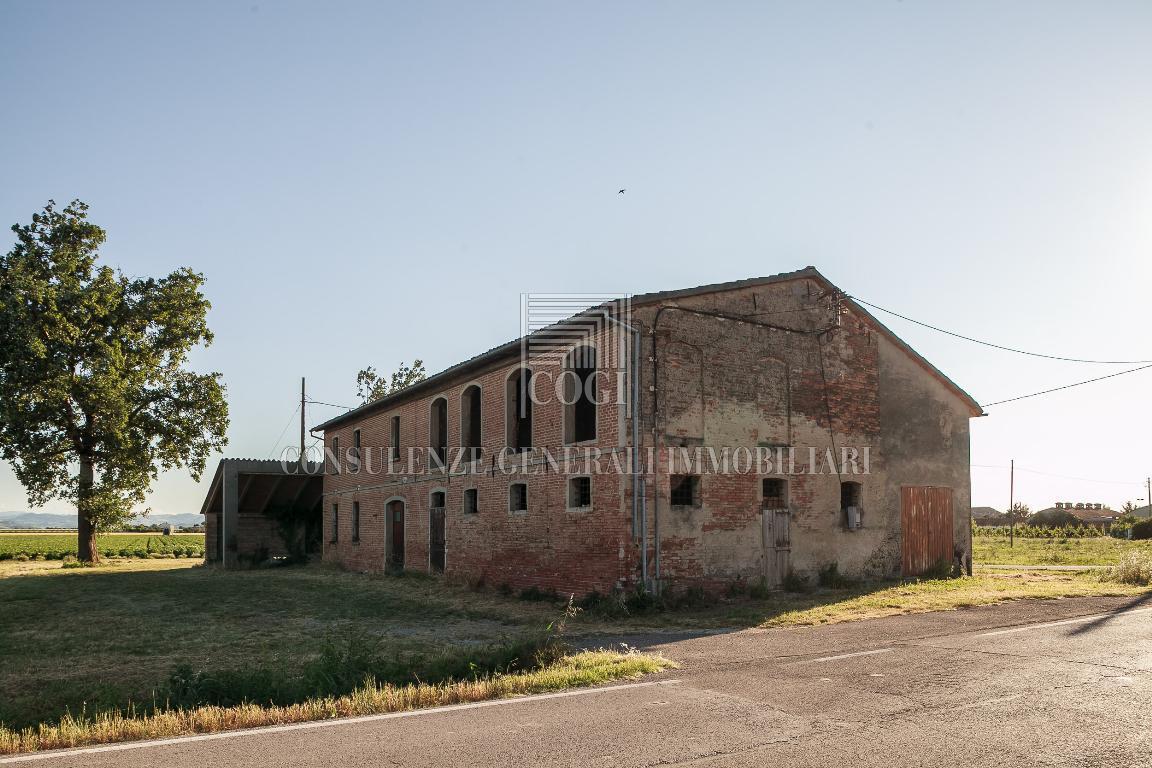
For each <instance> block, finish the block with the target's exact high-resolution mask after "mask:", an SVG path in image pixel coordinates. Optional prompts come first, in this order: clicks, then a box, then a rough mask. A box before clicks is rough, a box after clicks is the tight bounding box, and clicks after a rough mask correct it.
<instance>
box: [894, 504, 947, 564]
mask: <svg viewBox="0 0 1152 768" xmlns="http://www.w3.org/2000/svg"><path fill="white" fill-rule="evenodd" d="M900 526H901V541H902V545H901V571H902V573H903V574H904V576H905V577H906V578H908V577H913V576H923V575H924V574H926V573H928V572H930V571H935V570H944V569H947V568H950V567H951V564H952V545H953V528H952V489H951V488H946V487H943V486H935V485H920V486H904V487H903V488H901V489H900Z"/></svg>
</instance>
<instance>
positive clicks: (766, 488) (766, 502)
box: [761, 477, 788, 509]
mask: <svg viewBox="0 0 1152 768" xmlns="http://www.w3.org/2000/svg"><path fill="white" fill-rule="evenodd" d="M761 485H762V491H763V494H762V498H763V506H764V509H786V508H787V507H788V481H787V480H781V479H780V478H778V477H766V478H764V480H763V482H762V484H761Z"/></svg>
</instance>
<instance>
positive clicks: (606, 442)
mask: <svg viewBox="0 0 1152 768" xmlns="http://www.w3.org/2000/svg"><path fill="white" fill-rule="evenodd" d="M594 341H600V340H598V339H594ZM519 365H520V361H519V357H518V356H515V357H513V358H511V359H507V360H504V361H500V362H498V363H497V364H494V365H492V366H491V367H490V368H489V369H487V370H485V371H483V372H481V373H480V374H477V375H471V376H468V377H466V378H461V379H460V380H458V381H454V382H451V383H450V384H446V385H445V386H444V387H443V388H442V389H440V390H438V391H437V392H435V393H433V394H428V395H421V396H419V397H416V398H414V399H413V400H410V401H408V402H402V403H399V404H397V405H396V406H395V407H393V408H389V409H386V410H384V411H382V412H380V413H377V414H373V415H371V416H368V417H366V418H364V419H362V420H360V421H358V422H356V423H355V424H347V425H343V426H341V427H339V428H338V429H335V430H331V431H329V432H328V433H326V434H325V444H326V446H327V447H329V448H330V447H331V445H332V438H333V437H337V436H338V437H339V441H340V448H341V451H343V450H344V449H346V448H347V447H350V446H351V445H352V441H353V436H352V434H353V429H355V428H359V429H360V430H361V444H362V446H364V447H365V448H368V447H371V448H380V447H385V448H386V447H391V446H390V443H389V439H390V419H391V417H392V416H395V415H399V416H400V446H401V449H402V452H403V454H404V455H405V456H407V449H408V448H410V447H411V448H425V447H426V446H427V445H428V442H429V426H430V408H431V404H432V401H433V400H434V399H437V398H439V397H446V398H447V401H448V445H449V446H450V447H452V446H459V445H460V443H461V420H460V414H461V394H462V393H463V391H464V389H465V388H466V387H467V386H469V385H471V384H479V385H480V387H481V394H482V401H481V404H482V405H481V420H482V440H481V442H482V445H483V458H482V461H481V465H482V466H481V467H479V468H478V471H475V472H471V473H467V474H445V473H441V472H433V473H431V474H426V473H424V472H414V473H410V474H399V473H398V474H394V475H391V476H382V475H380V474H371V473H369V472H368V471H367V468H365V470H364V471H362V472H361V473H360V474H359V475H357V474H353V473H350V472H345V473H343V474H341V475H326V476H325V499H324V520H325V531H324V541H325V544H324V559H325V560H328V561H332V562H338V563H341V564H343V565H344V566H345V567H348V568H351V569H355V570H360V571H369V572H380V571H382V570H384V566H385V558H386V555H387V551H388V548H387V525H386V520H385V513H384V512H385V505H386V503H387V502H388V501H389V500H392V499H400V500H402V501H403V502H404V509H405V529H404V532H405V567H406V568H408V569H412V570H419V571H427V570H429V547H428V543H429V513H428V508H429V500H430V496H431V493H432V492H433V491H437V490H442V491H444V492H445V494H446V514H445V534H446V536H445V538H446V542H447V543H446V548H445V549H446V556H445V561H446V562H445V572H446V575H447V576H448V577H449V578H453V579H457V580H461V581H472V582H475V581H479V580H483V581H484V582H485V583H486V584H488V585H489V586H500V585H503V584H507V585H508V586H510V587H512V588H513V589H517V590H519V589H523V588H526V587H531V586H536V587H539V588H541V589H546V590H547V589H556V590H559V591H561V592H575V593H577V594H578V595H582V594H584V593H586V592H589V591H591V590H593V589H597V590H600V591H601V592H604V591H608V590H611V589H612V588H613V587H614V586H616V585H617V583H618V582H621V580H627V579H630V578H632V576H633V573H632V567H633V566H632V563H633V562H634V560H635V558H631V557H630V556H629V552H630V551H631V550H632V548H633V547H634V544H633V542H632V540H631V524H632V513H631V506H630V502H629V501H628V499H627V498H626V496H625V493H624V492H625V491H626V490H627V488H628V480H627V478H621V477H611V476H602V477H597V478H594V479H593V484H592V494H593V504H592V507H591V509H590V510H579V511H575V510H569V509H568V508H567V503H566V502H567V481H568V478H567V477H566V476H562V475H558V474H557V473H556V472H554V471H551V470H550V469H548V468H546V467H541V466H540V465H539V464H535V465H532V467H531V468H530V469H531V470H539V471H528V472H509V473H505V472H504V471H502V470H501V469H500V467H498V466H493V464H492V461H493V459H494V457H495V456H496V455H497V453H498V452H499V451H500V450H501V449H502V448H503V447H504V445H505V442H506V441H505V435H506V424H505V407H506V406H505V391H506V381H507V378H508V375H509V374H510V373H511V372H512V371H513V370H514V369H515V368H517V367H519ZM534 369H535V370H536V372H537V373H541V372H547V373H549V374H551V375H553V376H558V375H559V372H560V368H559V366H558V365H556V364H552V365H542V364H539V363H537V364H535V365H534ZM615 385H616V382H615V381H614V380H612V381H606V380H604V379H601V380H600V381H599V382H598V386H599V388H600V390H601V391H600V393H599V394H600V395H601V397H602V399H603V400H604V401H606V402H604V403H603V404H601V405H600V406H599V408H598V409H597V411H598V412H597V439H596V440H595V441H589V442H586V443H581V444H580V445H579V447H580V448H586V447H587V448H592V447H595V448H599V449H601V450H611V449H612V448H614V447H616V446H618V445H619V444H620V442H621V440H622V439H623V438H624V435H623V434H622V432H621V425H622V423H623V415H624V408H623V407H621V406H619V405H617V400H618V397H617V392H616V386H615ZM546 386H547V384H546V383H545V382H542V383H541V385H540V387H541V392H542V393H543V392H544V391H545V387H546ZM563 423H564V419H563V407H562V406H561V405H560V403H558V402H555V401H554V400H553V401H552V402H548V403H543V404H538V405H536V406H534V408H533V414H532V427H533V444H534V445H536V446H545V447H547V448H549V449H550V450H552V451H554V452H559V451H560V450H562V447H563ZM374 458H375V456H374ZM508 465H509V466H510V467H512V466H515V462H514V461H512V460H510V461H509V462H508ZM514 482H525V483H526V484H527V485H528V510H527V511H526V512H510V511H509V504H508V490H509V486H510V485H511V484H512V483H514ZM467 488H476V489H477V491H478V496H479V510H480V511H479V512H478V513H477V514H466V513H465V512H464V510H463V503H464V501H463V499H464V490H465V489H467ZM353 501H359V503H360V541H359V542H353V541H352V502H353ZM333 503H339V505H340V514H339V521H340V535H339V540H338V542H336V543H332V542H331V531H332V504H333Z"/></svg>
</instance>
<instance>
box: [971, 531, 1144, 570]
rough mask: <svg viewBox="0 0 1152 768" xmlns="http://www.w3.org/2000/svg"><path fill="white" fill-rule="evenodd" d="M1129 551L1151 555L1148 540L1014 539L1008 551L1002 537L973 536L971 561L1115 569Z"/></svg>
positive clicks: (1097, 538) (1006, 543)
mask: <svg viewBox="0 0 1152 768" xmlns="http://www.w3.org/2000/svg"><path fill="white" fill-rule="evenodd" d="M1133 551H1143V552H1148V553H1152V540H1144V541H1126V540H1124V539H1113V538H1111V537H1106V536H1098V537H1093V538H1087V539H1019V538H1018V539H1016V542H1015V546H1012V547H1009V546H1008V539H1007V538H1004V537H998V536H976V537H974V538H973V540H972V561H973V562H974V563H976V564H983V565H1115V564H1116V563H1117V562H1118V561H1119V560H1120V558H1121V557H1123V556H1124V554H1125V553H1127V552H1133Z"/></svg>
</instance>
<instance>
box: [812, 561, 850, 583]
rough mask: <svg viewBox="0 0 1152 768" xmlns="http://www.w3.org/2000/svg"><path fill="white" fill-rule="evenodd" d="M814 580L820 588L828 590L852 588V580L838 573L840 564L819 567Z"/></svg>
mask: <svg viewBox="0 0 1152 768" xmlns="http://www.w3.org/2000/svg"><path fill="white" fill-rule="evenodd" d="M816 580H817V582H818V583H819V584H820V586H822V587H828V588H830V589H844V588H845V587H850V586H852V580H851V579H849V578H848V577H847V576H845V575H844V574H842V573H840V564H839V563H837V562H835V561H833V562H831V563H828V564H827V565H824V566H821V568H820V571H819V573H818V574H817V576H816Z"/></svg>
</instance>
